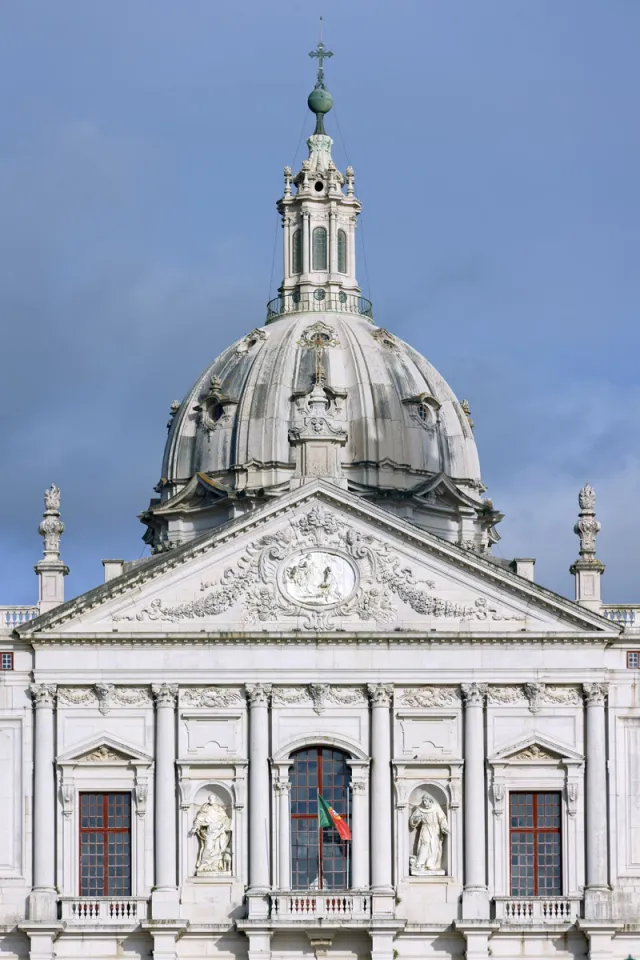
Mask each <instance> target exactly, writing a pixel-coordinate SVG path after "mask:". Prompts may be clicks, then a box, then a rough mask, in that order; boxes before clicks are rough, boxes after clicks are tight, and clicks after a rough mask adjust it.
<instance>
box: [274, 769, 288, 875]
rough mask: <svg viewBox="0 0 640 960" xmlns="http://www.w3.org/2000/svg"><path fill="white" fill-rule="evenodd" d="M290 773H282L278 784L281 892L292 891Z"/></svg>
mask: <svg viewBox="0 0 640 960" xmlns="http://www.w3.org/2000/svg"><path fill="white" fill-rule="evenodd" d="M287 773H288V771H286V770H285V771H284V772H281V775H280V779H279V780H278V781H277V783H276V794H277V797H278V887H279V888H280V890H290V889H291V811H290V809H289V793H290V790H291V784H290V783H289V779H288V777H287Z"/></svg>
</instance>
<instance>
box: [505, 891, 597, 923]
mask: <svg viewBox="0 0 640 960" xmlns="http://www.w3.org/2000/svg"><path fill="white" fill-rule="evenodd" d="M494 902H495V905H496V920H502V921H503V922H504V923H516V924H520V923H522V924H529V923H573V922H574V921H575V920H576V919H577V918H578V917H579V916H580V904H581V902H582V901H581V900H580V899H579V898H577V897H496V898H495V901H494Z"/></svg>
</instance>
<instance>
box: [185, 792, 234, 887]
mask: <svg viewBox="0 0 640 960" xmlns="http://www.w3.org/2000/svg"><path fill="white" fill-rule="evenodd" d="M191 834H192V835H195V836H196V837H197V838H198V842H199V845H200V848H199V850H198V859H197V860H196V874H202V873H230V872H231V818H230V817H229V815H228V813H227V811H226V808H225V807H224V805H223V804H222V803H221V802H220V800H219V799H218V797H216V795H215V794H214V793H210V794H209V796H208V797H207V799H206V801H205V802H204V803H203V804H202V806H201V807H199V809H198V812H197V813H196V816H195V819H194V821H193V827H192V829H191Z"/></svg>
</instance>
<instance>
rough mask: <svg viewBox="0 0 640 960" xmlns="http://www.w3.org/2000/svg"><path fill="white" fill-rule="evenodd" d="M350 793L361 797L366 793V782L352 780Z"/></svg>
mask: <svg viewBox="0 0 640 960" xmlns="http://www.w3.org/2000/svg"><path fill="white" fill-rule="evenodd" d="M351 792H352V793H354V794H357V795H359V796H362V795H363V794H365V793H366V792H367V783H366V780H352V781H351Z"/></svg>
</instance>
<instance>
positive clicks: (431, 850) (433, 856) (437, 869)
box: [409, 793, 449, 877]
mask: <svg viewBox="0 0 640 960" xmlns="http://www.w3.org/2000/svg"><path fill="white" fill-rule="evenodd" d="M409 827H410V828H411V830H415V831H416V833H417V839H416V854H415V856H413V857H409V873H410V874H411V876H412V877H428V876H443V875H444V870H443V869H442V845H443V841H444V838H445V836H447V834H448V833H449V824H448V823H447V818H446V816H445V814H444V811H443V809H442V807H441V806H440V804H439V803H436V801H435V800H434V799H433V797H432V796H431V795H430V794H428V793H423V795H422V799H421V800H420V803H419V804H418V806H417V807H414V810H413V813H412V814H411V817H410V819H409Z"/></svg>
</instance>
